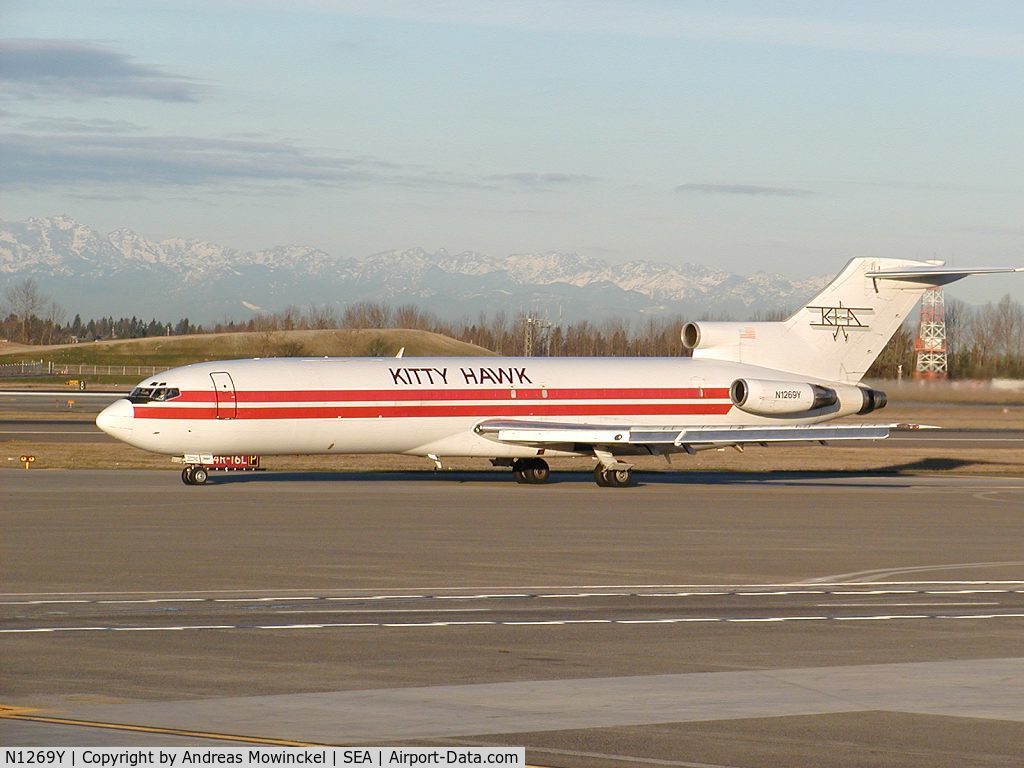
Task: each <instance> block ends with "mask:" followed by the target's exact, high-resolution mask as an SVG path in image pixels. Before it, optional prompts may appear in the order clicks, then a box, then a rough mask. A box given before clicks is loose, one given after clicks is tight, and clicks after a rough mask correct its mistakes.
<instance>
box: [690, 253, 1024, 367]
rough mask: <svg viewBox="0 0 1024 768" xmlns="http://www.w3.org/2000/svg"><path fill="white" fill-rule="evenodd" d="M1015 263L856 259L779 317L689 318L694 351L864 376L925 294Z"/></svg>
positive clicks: (708, 355)
mask: <svg viewBox="0 0 1024 768" xmlns="http://www.w3.org/2000/svg"><path fill="white" fill-rule="evenodd" d="M1019 271H1024V270H1021V269H1013V268H1001V267H996V268H975V269H951V268H946V267H944V266H943V265H942V263H941V262H933V261H909V260H906V259H852V260H850V262H849V263H847V265H846V266H845V267H844V268H843V271H842V272H840V273H839V275H838V276H837V277H836V278H835V279H834V280H833V281H832V282H831V283H829V284H828V285H827V286H825V287H824V288H823V289H822V290H821V292H820V293H818V295H817V296H815V297H814V298H813V299H811V300H810V301H809V302H808V303H807V305H806V306H804V307H803V308H801V309H800V310H798V311H797V312H796V314H794V315H793V316H792V317H790V318H789V319H788V320H784V321H783V322H779V323H689V324H687V325H686V327H685V328H684V329H683V343H684V344H686V345H687V346H688V347H690V348H691V349H692V350H693V356H694V357H702V358H711V359H716V360H733V361H736V362H742V363H748V364H750V365H759V366H764V367H766V368H774V369H776V370H782V371H790V372H792V373H799V374H805V375H807V376H810V377H814V378H817V379H824V380H828V381H840V382H850V383H856V382H858V381H860V380H861V378H862V377H863V376H864V374H865V373H866V372H867V370H868V368H869V367H871V363H873V362H874V361H875V358H877V357H878V355H879V354H880V353H881V351H882V348H883V347H884V346H885V345H886V343H888V341H889V339H890V338H892V335H893V334H894V333H895V332H896V330H897V329H898V328H899V327H900V324H901V323H903V321H904V320H905V319H906V318H907V316H908V315H909V314H910V312H912V311H913V309H914V305H915V304H917V301H918V299H920V298H921V295H922V294H923V293H924V292H925V291H926V290H927V289H928V288H931V287H934V286H936V285H945V284H947V283H951V282H953V281H955V280H959V279H961V278H963V277H967V276H968V275H972V274H981V273H992V272H1019Z"/></svg>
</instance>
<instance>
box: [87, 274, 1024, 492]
mask: <svg viewBox="0 0 1024 768" xmlns="http://www.w3.org/2000/svg"><path fill="white" fill-rule="evenodd" d="M1022 271H1024V268H1017V269H1014V268H978V269H954V268H947V267H945V266H943V265H942V262H932V261H928V262H923V261H907V260H902V259H863V258H859V259H853V260H851V261H850V262H849V263H848V264H847V265H846V267H845V268H844V269H843V271H842V272H841V273H840V274H839V275H838V277H836V278H835V280H833V281H832V282H831V283H830V284H829V285H828V286H826V287H825V288H824V289H823V290H822V291H821V292H820V293H819V294H818V295H817V296H815V297H814V299H812V300H811V302H810V303H809V304H808V305H807V306H805V307H803V308H802V309H800V310H799V311H798V312H796V314H794V315H793V316H792V317H790V318H789V319H788V320H784V321H782V322H750V323H734V322H701V323H688V324H687V325H686V326H684V327H683V329H682V338H683V343H684V345H685V346H686V347H688V348H689V349H691V350H692V352H693V356H692V357H672V358H536V357H527V358H508V357H491V358H486V357H460V358H456V357H448V358H355V359H348V358H312V359H310V358H271V359H255V360H227V361H218V362H207V363H196V364H193V365H186V366H183V367H181V368H174V369H171V370H168V371H165V372H164V373H161V374H158V375H157V376H155V377H150V378H148V379H146V380H144V381H143V382H141V383H140V384H139V385H138V386H137V387H136V388H135V389H134V390H133V391H132V393H131V395H130V396H129V397H127V398H122V399H120V400H117V401H116V402H114V403H112V404H111V405H109V406H108V407H107V408H106V409H105V410H104V411H103V412H102V413H100V414H99V416H98V417H97V418H96V424H97V426H99V428H100V429H102V430H103V431H104V432H106V433H107V434H109V435H111V436H113V437H115V438H117V439H119V440H123V441H124V442H126V443H128V444H130V445H133V446H136V447H138V448H142V449H145V450H147V451H153V452H155V453H161V454H167V455H170V456H174V457H176V460H178V461H181V462H183V463H184V464H185V468H184V469H183V471H182V480H183V481H184V482H185V483H187V484H190V485H201V484H203V483H205V482H206V480H207V477H208V468H209V466H210V465H211V464H213V463H214V460H213V457H214V456H217V455H220V456H224V455H237V454H246V455H281V454H346V453H349V454H370V453H397V454H406V455H412V456H423V457H427V458H430V459H432V460H433V461H434V462H435V463H436V464H437V466H438V467H440V466H441V460H440V457H466V456H476V457H485V458H489V459H491V460H492V463H493V464H494V465H496V466H507V467H511V468H512V470H513V473H514V476H515V479H516V480H517V481H518V482H521V483H544V482H546V481H547V480H548V476H549V468H548V464H547V461H546V459H547V458H550V457H565V456H590V457H593V458H594V459H596V461H597V464H596V467H595V470H594V480H595V482H596V483H597V484H598V485H600V486H605V487H607V486H612V487H623V486H627V485H630V484H631V481H632V474H631V471H632V468H633V467H632V465H631V464H630V463H628V458H629V457H630V456H636V455H651V454H654V455H665V456H666V457H667V456H668V455H669V454H673V453H679V452H685V453H689V454H693V453H695V452H696V451H698V450H702V449H707V448H718V447H722V446H739V447H742V446H743V445H744V444H746V443H757V444H767V443H783V442H796V441H820V442H824V441H831V440H853V439H881V438H885V437H888V435H889V430H890V429H891V428H893V427H894V426H896V425H892V424H828V423H827V422H831V421H832V420H834V419H837V418H840V417H842V416H847V415H851V414H865V413H869V412H871V411H874V410H877V409H879V408H883V407H884V406H885V402H886V396H885V393H883V392H880V391H878V390H874V389H870V388H868V387H866V386H864V385H862V384H860V383H859V382H860V380H861V378H862V377H863V376H864V373H865V372H866V371H867V369H868V367H869V366H870V365H871V363H872V362H873V361H874V359H875V358H876V357H877V356H878V354H879V353H880V352H881V351H882V348H883V347H884V346H885V344H886V342H887V341H888V340H889V338H890V337H891V336H892V335H893V333H895V331H896V329H897V328H899V326H900V324H901V323H903V321H904V320H905V319H906V317H907V314H908V313H909V312H911V311H912V310H913V308H914V305H915V304H916V303H917V301H918V299H919V298H920V297H921V295H922V293H923V292H924V291H925V290H926V289H928V288H930V287H932V286H937V285H944V284H947V283H951V282H953V281H955V280H959V279H960V278H963V277H966V276H967V275H972V274H984V273H996V272H1022Z"/></svg>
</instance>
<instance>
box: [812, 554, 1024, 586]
mask: <svg viewBox="0 0 1024 768" xmlns="http://www.w3.org/2000/svg"><path fill="white" fill-rule="evenodd" d="M1022 565H1024V560H1008V561H1003V562H995V563H946V564H944V565H919V566H910V567H907V568H876V569H874V570H870V571H854V572H853V573H839V574H833V575H831V576H822V577H821V578H818V579H808V580H807V581H805V582H804V584H833V583H835V582H847V583H849V582H853V583H857V582H860V583H864V582H865V581H870V582H871V583H873V584H882V585H892V584H898V583H900V582H888V581H874V580H873V579H872V577H878V578H880V579H884V578H886V577H889V576H898V575H900V574H906V573H923V572H927V571H952V570H955V569H957V568H971V569H974V568H1007V567H1019V566H1022ZM902 583H909V584H913V583H916V582H902ZM920 583H921V584H928V583H941V582H920ZM946 583H948V584H998V583H1000V582H996V581H988V582H984V581H980V582H971V581H962V582H946Z"/></svg>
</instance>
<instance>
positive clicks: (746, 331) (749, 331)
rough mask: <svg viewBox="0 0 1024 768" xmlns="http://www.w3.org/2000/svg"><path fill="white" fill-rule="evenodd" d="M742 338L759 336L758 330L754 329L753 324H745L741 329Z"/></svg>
mask: <svg viewBox="0 0 1024 768" xmlns="http://www.w3.org/2000/svg"><path fill="white" fill-rule="evenodd" d="M740 338H741V339H756V338H757V331H756V330H754V326H752V325H745V326H743V328H742V329H741V330H740Z"/></svg>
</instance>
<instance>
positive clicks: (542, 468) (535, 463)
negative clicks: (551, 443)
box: [523, 459, 551, 485]
mask: <svg viewBox="0 0 1024 768" xmlns="http://www.w3.org/2000/svg"><path fill="white" fill-rule="evenodd" d="M523 474H525V475H526V482H528V483H531V484H533V485H543V484H544V483H546V482H547V481H548V480H550V479H551V468H550V467H549V466H548V463H547V462H546V461H544V459H530V460H529V462H527V465H526V469H525V471H524V472H523Z"/></svg>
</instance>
